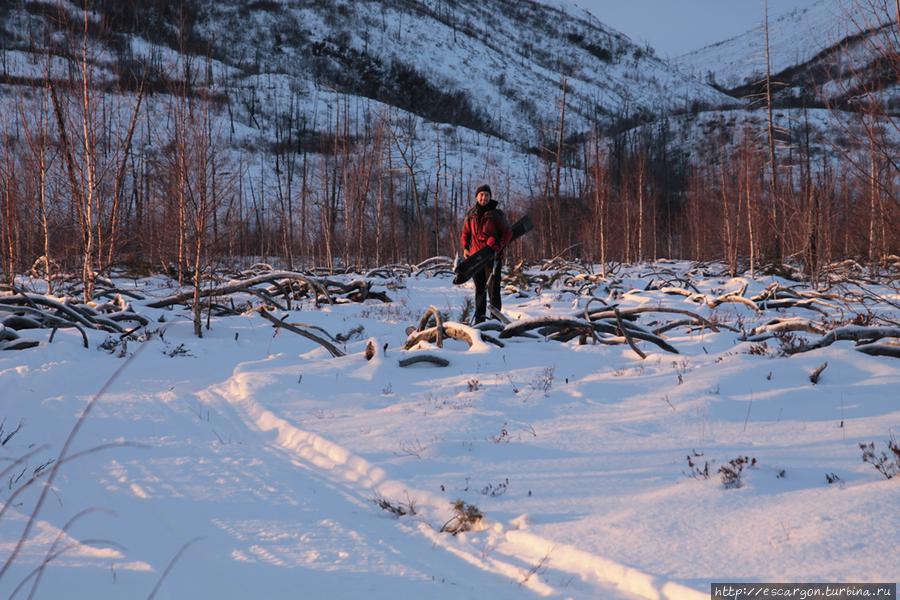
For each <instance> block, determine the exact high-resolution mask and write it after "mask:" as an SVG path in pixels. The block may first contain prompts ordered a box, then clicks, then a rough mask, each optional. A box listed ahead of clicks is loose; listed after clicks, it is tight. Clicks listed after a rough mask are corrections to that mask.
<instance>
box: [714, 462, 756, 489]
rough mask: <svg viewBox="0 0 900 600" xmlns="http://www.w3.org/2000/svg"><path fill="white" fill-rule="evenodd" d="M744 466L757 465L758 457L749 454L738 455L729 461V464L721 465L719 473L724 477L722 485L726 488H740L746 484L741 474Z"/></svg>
mask: <svg viewBox="0 0 900 600" xmlns="http://www.w3.org/2000/svg"><path fill="white" fill-rule="evenodd" d="M744 466H750V467H755V466H756V459H755V458H750V457H749V456H738V457H737V458H733V459H731V460H729V461H728V464H726V465H722V466H721V467H719V475H721V477H722V485H724V486H725V489H734V488H739V487H741V486H743V485H744V482H743V481H742V479H741V475H742V474H743V472H744Z"/></svg>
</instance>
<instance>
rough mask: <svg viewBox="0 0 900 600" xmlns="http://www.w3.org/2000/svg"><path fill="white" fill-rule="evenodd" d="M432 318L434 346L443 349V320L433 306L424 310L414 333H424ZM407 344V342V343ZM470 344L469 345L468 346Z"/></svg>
mask: <svg viewBox="0 0 900 600" xmlns="http://www.w3.org/2000/svg"><path fill="white" fill-rule="evenodd" d="M432 317H433V318H434V331H435V344H437V347H438V348H443V347H444V320H443V318H441V312H440V311H439V310H438V309H437V308H436V307H435V306H434V305H432V306H429V307H428V308H427V309H426V310H425V314H424V315H422V318H421V319H419V327H418V328H417V329H416V331H424V330H425V327H426V326H427V325H428V321H430V320H431V318H432ZM407 343H408V342H407ZM471 345H472V344H471V343H470V344H469V346H471Z"/></svg>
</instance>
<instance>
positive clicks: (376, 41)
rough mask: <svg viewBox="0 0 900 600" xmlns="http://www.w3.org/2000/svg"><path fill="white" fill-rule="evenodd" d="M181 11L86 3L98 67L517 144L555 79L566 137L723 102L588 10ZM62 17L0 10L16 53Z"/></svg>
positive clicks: (239, 2) (283, 7)
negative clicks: (187, 60) (210, 74)
mask: <svg viewBox="0 0 900 600" xmlns="http://www.w3.org/2000/svg"><path fill="white" fill-rule="evenodd" d="M185 7H186V8H185V9H184V10H183V11H179V10H178V9H176V8H173V4H172V3H165V2H148V3H141V4H136V3H129V2H119V1H118V0H98V1H97V2H95V3H94V9H95V11H96V12H95V13H94V14H93V15H92V17H93V18H92V22H93V23H95V24H96V27H93V29H96V33H97V39H99V40H103V43H104V45H105V46H106V48H107V50H108V54H109V55H110V58H111V59H114V60H111V61H110V63H109V64H107V65H106V66H107V67H109V68H110V69H111V70H113V71H115V70H116V68H117V67H119V68H120V67H123V66H129V65H133V61H135V60H137V59H140V58H144V59H149V60H150V62H151V64H152V63H154V61H155V63H156V64H159V65H160V66H158V67H157V68H155V69H149V72H150V74H151V75H152V76H153V77H154V78H155V79H157V80H158V85H159V87H160V88H165V86H166V82H167V80H168V79H171V78H172V77H174V75H173V69H172V68H168V67H166V66H164V65H162V64H161V62H162V61H161V58H160V57H164V56H165V55H166V54H170V53H172V52H173V51H174V53H175V54H176V55H177V56H182V57H183V56H189V55H193V56H194V57H195V59H194V60H195V62H199V61H202V60H203V59H202V58H199V57H203V56H210V57H212V58H213V59H214V61H213V66H212V68H213V70H214V71H215V72H216V77H217V78H219V81H218V83H219V85H221V86H222V87H223V88H224V90H223V91H224V92H225V93H229V94H231V93H240V90H247V89H248V87H249V86H252V85H256V82H258V80H259V78H260V77H261V76H275V77H276V78H284V79H285V80H286V83H288V84H289V86H290V87H293V88H295V89H302V88H307V87H308V86H309V84H312V85H313V86H314V87H315V88H316V89H320V90H325V91H330V92H336V93H337V94H340V95H348V96H358V97H365V98H369V99H373V100H377V101H379V102H382V103H384V104H385V105H389V106H393V107H396V108H399V109H402V110H404V111H408V112H411V113H414V114H417V115H419V116H421V117H423V118H425V119H427V120H431V121H436V122H443V123H449V124H453V125H458V126H463V127H467V128H470V129H474V130H477V131H482V132H485V133H489V134H491V135H493V136H496V137H501V138H504V139H506V140H510V141H514V142H517V143H524V144H528V145H533V144H534V143H536V142H539V141H540V139H541V138H542V137H543V134H542V133H541V132H542V131H544V130H546V129H548V128H552V127H554V126H555V123H556V122H557V120H558V113H559V98H560V97H561V95H562V91H561V82H562V81H563V80H565V81H566V88H567V90H566V94H567V104H568V108H567V110H568V113H567V119H568V124H569V126H570V127H571V128H572V129H576V130H584V129H587V128H588V127H589V126H590V124H592V123H593V122H596V121H599V122H600V124H601V125H609V124H611V123H612V122H613V121H614V120H615V119H616V118H617V117H619V116H631V117H634V116H649V115H650V114H651V113H659V112H665V111H670V110H673V109H676V108H680V107H684V106H687V105H689V104H691V103H694V104H695V105H696V103H703V104H716V105H720V104H723V103H728V102H730V99H729V98H728V97H727V96H724V95H723V94H721V93H719V92H717V91H716V90H714V89H712V88H711V87H710V86H707V85H705V84H702V83H699V82H697V81H695V80H693V79H691V78H689V77H685V76H683V75H681V74H680V73H678V72H676V71H675V70H673V69H672V68H671V67H670V66H669V65H668V64H667V63H665V62H663V61H661V60H659V59H657V58H656V57H655V56H653V55H652V51H648V50H647V49H646V48H642V47H639V46H637V45H636V44H634V43H633V42H632V41H631V40H630V39H628V38H627V37H626V36H624V35H622V34H621V33H618V32H616V31H614V30H612V29H610V28H608V27H605V26H604V25H602V24H601V23H599V22H597V21H596V19H594V18H593V17H592V16H591V15H590V14H589V13H587V12H585V11H577V12H576V11H571V10H566V9H564V8H562V7H560V6H556V5H550V4H544V3H539V2H534V1H532V0H527V1H522V2H519V1H511V0H486V1H485V2H481V3H471V2H461V1H458V0H426V1H413V0H378V1H370V2H347V1H343V0H331V1H324V2H322V1H317V2H311V1H302V0H280V1H272V0H267V1H255V2H249V3H248V2H246V1H243V0H224V1H222V2H216V3H209V2H199V1H197V0H193V1H188V2H187V3H186V4H185ZM60 11H62V12H64V13H67V15H66V16H67V17H68V18H70V19H73V18H78V16H77V14H75V13H77V11H76V10H75V5H74V4H68V3H63V8H62V9H59V8H57V5H56V3H49V2H48V3H44V2H33V1H29V2H26V1H24V0H17V1H16V2H12V3H6V6H5V8H4V9H3V13H0V18H2V22H3V32H2V37H3V39H4V46H5V47H6V48H7V49H10V50H19V51H23V52H25V53H28V52H33V51H37V52H40V50H41V48H42V47H46V46H48V45H49V46H53V45H54V43H55V42H57V41H58V39H59V37H60V34H59V26H58V23H59V21H61V20H62V19H60V18H59V16H58V15H57V14H56V13H57V12H60ZM101 31H102V33H103V35H102V36H101V35H100V32H101ZM136 40H137V41H139V43H136ZM56 51H57V52H62V51H63V49H62V48H58V49H57V50H56ZM142 52H143V53H144V55H143V56H141V53H142ZM139 62H140V61H139ZM145 62H146V61H145ZM141 69H142V72H144V73H145V74H146V73H147V72H148V68H147V67H146V66H143V67H141ZM119 70H120V72H119V73H118V75H119V77H125V76H126V74H125V73H122V72H121V68H120V69H119ZM174 72H175V73H177V71H174ZM7 79H8V78H7ZM254 80H255V81H254ZM262 110H263V111H265V110H266V107H262Z"/></svg>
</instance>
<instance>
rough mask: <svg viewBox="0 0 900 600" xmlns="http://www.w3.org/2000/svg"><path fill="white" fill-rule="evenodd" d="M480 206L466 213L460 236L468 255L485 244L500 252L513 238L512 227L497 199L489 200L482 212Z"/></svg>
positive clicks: (461, 244)
mask: <svg viewBox="0 0 900 600" xmlns="http://www.w3.org/2000/svg"><path fill="white" fill-rule="evenodd" d="M478 208H479V207H478V205H476V206H475V207H474V208H472V209H470V210H469V212H467V213H466V219H465V221H463V227H462V233H461V234H460V236H459V244H460V246H462V248H463V250H464V251H465V253H466V256H472V255H473V254H475V253H476V252H478V251H479V250H481V249H482V248H484V247H485V246H490V247H491V248H493V249H494V251H495V252H499V251H500V250H502V249H503V248H505V247H506V245H507V244H508V243H509V241H510V240H511V239H512V229H510V227H509V223H508V222H507V221H506V216H505V215H504V214H503V211H502V210H498V209H497V201H496V200H491V201H490V202H488V203H487V205H486V206H485V207H484V209H483V210H482V211H480V214H479V210H478Z"/></svg>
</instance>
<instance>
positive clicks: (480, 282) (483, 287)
mask: <svg viewBox="0 0 900 600" xmlns="http://www.w3.org/2000/svg"><path fill="white" fill-rule="evenodd" d="M502 265H503V257H501V256H498V257H497V259H496V260H494V261H493V262H489V263H488V264H486V265H485V266H484V269H481V270H480V271H477V272H476V273H475V274H474V275H473V276H472V281H474V282H475V323H476V324H478V323H481V322H483V321H484V317H485V313H486V312H487V303H486V302H485V301H486V300H487V297H486V296H487V294H488V293H490V295H491V306H493V307H494V308H496V309H497V310H500V308H501V301H500V277H501V275H500V269H501V267H502Z"/></svg>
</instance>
